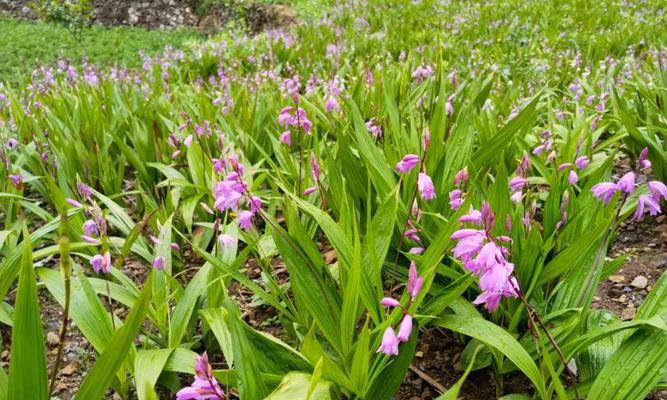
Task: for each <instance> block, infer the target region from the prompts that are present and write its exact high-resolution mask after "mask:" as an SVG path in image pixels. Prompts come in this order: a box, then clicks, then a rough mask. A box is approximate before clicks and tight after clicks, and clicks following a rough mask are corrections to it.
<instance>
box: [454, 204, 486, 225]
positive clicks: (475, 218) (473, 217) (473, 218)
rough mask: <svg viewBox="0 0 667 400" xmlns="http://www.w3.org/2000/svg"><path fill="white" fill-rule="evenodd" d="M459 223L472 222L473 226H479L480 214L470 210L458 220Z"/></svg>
mask: <svg viewBox="0 0 667 400" xmlns="http://www.w3.org/2000/svg"><path fill="white" fill-rule="evenodd" d="M459 222H472V223H473V224H477V225H481V224H482V213H481V212H479V211H477V210H475V209H472V208H471V209H470V212H469V213H468V214H466V215H464V216H462V217H461V218H459Z"/></svg>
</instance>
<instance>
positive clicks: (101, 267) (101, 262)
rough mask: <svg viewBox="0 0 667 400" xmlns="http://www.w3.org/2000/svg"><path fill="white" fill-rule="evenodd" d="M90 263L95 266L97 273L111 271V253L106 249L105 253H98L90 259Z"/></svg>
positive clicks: (94, 269)
mask: <svg viewBox="0 0 667 400" xmlns="http://www.w3.org/2000/svg"><path fill="white" fill-rule="evenodd" d="M90 265H91V266H92V267H93V271H95V273H99V272H100V271H103V272H105V273H107V274H108V273H109V272H111V254H110V253H109V252H108V251H106V252H104V254H102V255H100V254H96V255H94V256H93V257H92V258H91V259H90Z"/></svg>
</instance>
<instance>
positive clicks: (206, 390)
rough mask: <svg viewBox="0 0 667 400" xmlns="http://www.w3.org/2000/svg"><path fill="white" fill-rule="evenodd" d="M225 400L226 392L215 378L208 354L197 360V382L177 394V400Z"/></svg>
mask: <svg viewBox="0 0 667 400" xmlns="http://www.w3.org/2000/svg"><path fill="white" fill-rule="evenodd" d="M212 399H216V400H225V399H226V397H225V392H224V391H223V390H222V389H221V388H220V385H218V381H217V380H216V379H215V377H214V376H213V370H212V368H211V365H210V364H209V363H208V356H207V355H206V353H204V354H202V355H201V356H200V357H197V359H196V360H195V380H194V382H193V383H192V385H191V386H189V387H185V388H183V389H181V390H179V391H178V393H176V400H212Z"/></svg>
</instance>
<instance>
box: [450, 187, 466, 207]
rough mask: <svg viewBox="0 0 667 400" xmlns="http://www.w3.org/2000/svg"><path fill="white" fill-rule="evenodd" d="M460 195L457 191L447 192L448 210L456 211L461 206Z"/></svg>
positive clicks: (461, 199)
mask: <svg viewBox="0 0 667 400" xmlns="http://www.w3.org/2000/svg"><path fill="white" fill-rule="evenodd" d="M461 195H462V193H461V191H460V190H459V189H454V190H452V191H451V192H449V208H451V209H452V210H458V209H459V208H461V205H462V204H463V198H462V197H461Z"/></svg>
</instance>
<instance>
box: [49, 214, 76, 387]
mask: <svg viewBox="0 0 667 400" xmlns="http://www.w3.org/2000/svg"><path fill="white" fill-rule="evenodd" d="M58 245H59V248H60V271H61V272H62V273H63V277H64V280H65V307H64V309H63V320H62V325H61V326H60V338H59V339H60V341H59V342H58V350H57V351H56V359H55V361H54V363H53V370H52V371H51V384H50V385H49V396H48V397H49V398H51V394H52V393H53V389H54V388H55V384H56V377H57V376H58V369H59V368H60V357H62V354H63V347H64V345H65V338H66V337H67V324H68V323H69V307H70V301H71V297H72V296H71V292H72V290H71V276H72V261H71V260H70V255H69V254H70V245H69V238H68V237H67V213H66V212H63V213H62V214H61V215H60V242H59V243H58Z"/></svg>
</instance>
